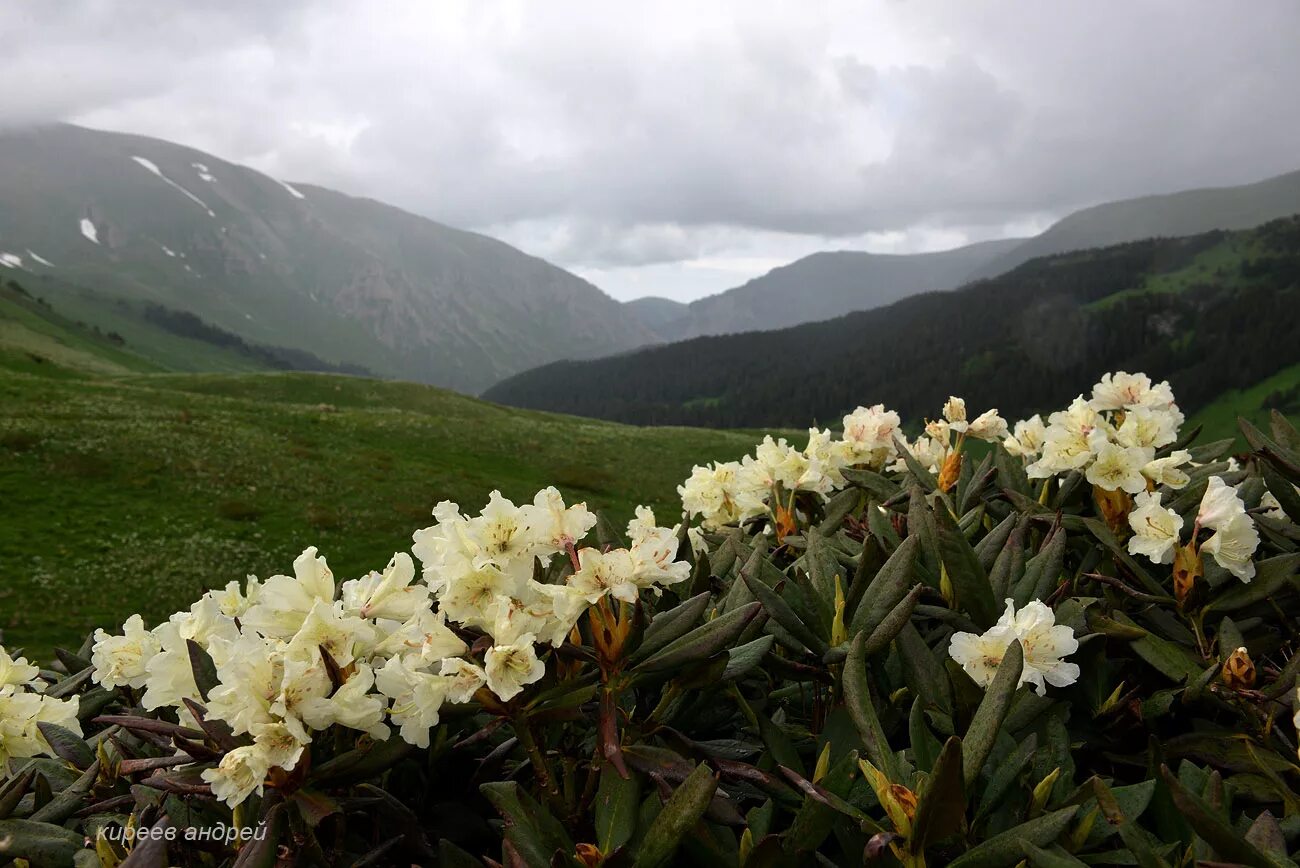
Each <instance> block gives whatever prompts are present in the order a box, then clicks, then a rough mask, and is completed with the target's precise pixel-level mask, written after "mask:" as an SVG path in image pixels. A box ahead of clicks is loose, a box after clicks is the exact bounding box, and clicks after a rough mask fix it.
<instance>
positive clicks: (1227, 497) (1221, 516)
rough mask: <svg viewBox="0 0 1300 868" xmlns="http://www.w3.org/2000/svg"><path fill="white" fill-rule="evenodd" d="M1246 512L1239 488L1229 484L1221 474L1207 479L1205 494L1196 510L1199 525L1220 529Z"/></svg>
mask: <svg viewBox="0 0 1300 868" xmlns="http://www.w3.org/2000/svg"><path fill="white" fill-rule="evenodd" d="M1245 513H1246V505H1245V504H1244V503H1242V502H1241V497H1239V496H1238V494H1237V489H1235V488H1233V487H1232V486H1230V485H1228V484H1227V483H1226V482H1224V481H1223V478H1222V477H1219V476H1211V477H1210V478H1209V480H1207V482H1206V484H1205V494H1204V495H1202V496H1201V505H1200V508H1199V509H1197V511H1196V523H1197V525H1199V526H1200V527H1205V528H1209V529H1211V530H1219V529H1220V528H1223V527H1226V526H1227V525H1228V523H1229V522H1231V521H1232V520H1233V519H1235V518H1236V517H1237V516H1239V515H1244V514H1245Z"/></svg>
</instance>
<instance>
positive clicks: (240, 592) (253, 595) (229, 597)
mask: <svg viewBox="0 0 1300 868" xmlns="http://www.w3.org/2000/svg"><path fill="white" fill-rule="evenodd" d="M247 585H248V587H247V590H245V589H244V588H241V587H240V584H239V582H236V581H230V582H227V583H226V586H225V587H224V588H222V589H221V590H219V591H208V592H207V593H206V594H204V595H203V596H204V597H205V598H209V599H211V600H213V601H214V602H215V603H216V604H217V607H218V608H219V609H220V610H221V614H223V615H225V616H226V617H227V618H242V617H243V616H244V613H245V612H247V611H248V608H249V606H252V605H253V604H254V603H256V602H257V595H258V593H259V592H260V591H261V588H262V584H261V582H259V581H258V580H257V576H249V577H248V580H247Z"/></svg>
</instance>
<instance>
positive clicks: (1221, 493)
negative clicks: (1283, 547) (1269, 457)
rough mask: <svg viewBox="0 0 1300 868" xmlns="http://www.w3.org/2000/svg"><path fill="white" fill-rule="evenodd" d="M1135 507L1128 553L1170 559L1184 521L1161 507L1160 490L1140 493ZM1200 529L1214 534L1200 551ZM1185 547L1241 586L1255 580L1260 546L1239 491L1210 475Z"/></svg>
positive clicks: (1129, 519)
mask: <svg viewBox="0 0 1300 868" xmlns="http://www.w3.org/2000/svg"><path fill="white" fill-rule="evenodd" d="M1134 504H1135V506H1136V508H1135V509H1134V510H1133V511H1132V512H1131V513H1129V517H1128V521H1129V525H1130V526H1131V527H1132V529H1133V536H1132V537H1131V538H1130V539H1129V542H1128V550H1129V552H1130V553H1131V554H1140V555H1145V556H1146V557H1148V558H1150V559H1151V560H1152V561H1153V562H1155V563H1157V564H1167V563H1169V562H1171V561H1173V560H1174V554H1175V549H1177V548H1178V547H1179V545H1180V539H1179V534H1180V533H1181V531H1182V529H1183V524H1184V522H1183V517H1182V516H1180V515H1179V514H1178V513H1176V512H1174V511H1173V510H1172V509H1168V508H1166V507H1164V506H1161V504H1160V493H1159V492H1154V493H1152V492H1143V493H1141V494H1139V495H1138V496H1137V498H1136V499H1135V500H1134ZM1202 530H1209V531H1213V534H1212V535H1211V536H1210V538H1209V539H1207V540H1205V542H1203V543H1201V544H1200V545H1199V548H1198V547H1197V542H1196V537H1197V535H1198V533H1199V532H1200V531H1202ZM1188 546H1189V547H1190V548H1191V549H1192V553H1193V554H1194V553H1195V552H1196V551H1198V550H1199V551H1200V552H1204V553H1207V554H1209V555H1210V556H1211V557H1213V558H1214V560H1215V562H1216V563H1218V565H1219V566H1221V567H1223V568H1224V569H1225V570H1227V571H1228V572H1230V573H1232V574H1233V575H1234V576H1236V577H1237V578H1239V579H1241V580H1242V581H1243V582H1249V581H1250V580H1251V579H1253V578H1254V577H1255V564H1254V563H1253V562H1252V561H1251V558H1252V557H1253V556H1254V554H1255V550H1256V549H1257V548H1259V531H1258V530H1256V528H1255V522H1254V521H1252V520H1251V518H1250V516H1249V515H1247V514H1246V505H1245V503H1243V502H1242V500H1241V495H1240V494H1239V493H1238V491H1237V489H1235V488H1233V487H1232V486H1231V485H1228V484H1227V483H1226V482H1224V481H1223V479H1222V477H1218V476H1211V477H1210V478H1209V480H1208V482H1207V483H1206V486H1205V494H1204V496H1203V497H1202V498H1201V505H1200V507H1199V508H1198V509H1197V512H1196V522H1195V524H1194V526H1193V529H1192V539H1191V541H1190V542H1189V543H1188Z"/></svg>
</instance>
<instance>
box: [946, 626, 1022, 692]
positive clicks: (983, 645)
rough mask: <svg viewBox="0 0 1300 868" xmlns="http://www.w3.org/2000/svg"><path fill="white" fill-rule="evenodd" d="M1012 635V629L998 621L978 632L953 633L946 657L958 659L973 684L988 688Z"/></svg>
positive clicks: (1013, 631)
mask: <svg viewBox="0 0 1300 868" xmlns="http://www.w3.org/2000/svg"><path fill="white" fill-rule="evenodd" d="M1015 638H1016V634H1015V630H1013V629H1012V628H1011V626H1010V625H1002V624H1000V623H999V624H997V625H995V626H993V627H991V628H989V629H988V630H987V631H986V632H984V633H982V634H980V635H976V634H974V633H953V634H952V639H951V640H949V643H948V656H949V657H951V658H952V659H953V660H955V661H957V663H959V664H960V665H961V668H962V669H965V670H966V674H967V675H969V676H970V677H971V679H972V680H973V681H974V682H975V683H976V684H978V685H979V686H980V687H988V686H989V685H990V684H992V683H993V676H994V675H996V674H997V672H998V666H1000V665H1001V664H1002V658H1003V656H1004V655H1005V654H1006V653H1007V647H1008V646H1009V645H1010V644H1011V643H1012V642H1013V641H1014V640H1015Z"/></svg>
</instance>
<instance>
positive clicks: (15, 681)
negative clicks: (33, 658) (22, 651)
mask: <svg viewBox="0 0 1300 868" xmlns="http://www.w3.org/2000/svg"><path fill="white" fill-rule="evenodd" d="M40 674H41V670H40V669H39V668H38V667H36V666H33V665H32V664H30V663H28V662H27V658H26V657H19V658H17V659H14V658H13V657H10V656H9V652H7V651H5V648H4V646H3V645H0V690H4V689H5V688H6V687H28V686H34V685H35V682H36V678H37V676H39V675H40Z"/></svg>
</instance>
